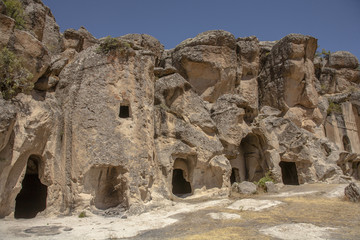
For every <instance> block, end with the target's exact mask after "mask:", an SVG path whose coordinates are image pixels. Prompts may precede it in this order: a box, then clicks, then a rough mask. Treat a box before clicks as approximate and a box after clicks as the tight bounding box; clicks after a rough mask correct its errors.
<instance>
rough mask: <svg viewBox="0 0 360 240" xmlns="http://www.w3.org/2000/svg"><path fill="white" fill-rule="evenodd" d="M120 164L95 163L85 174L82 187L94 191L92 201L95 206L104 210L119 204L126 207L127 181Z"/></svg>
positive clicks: (87, 190)
mask: <svg viewBox="0 0 360 240" xmlns="http://www.w3.org/2000/svg"><path fill="white" fill-rule="evenodd" d="M125 172H126V171H125V169H123V168H122V167H121V166H112V165H95V166H92V167H91V168H90V170H89V171H88V172H87V173H86V174H85V177H84V189H85V191H86V192H92V193H95V194H94V195H95V196H94V199H93V203H94V205H95V207H96V208H98V209H101V210H106V209H108V208H112V207H117V206H119V205H120V206H121V207H123V208H127V207H128V204H127V198H126V189H127V183H126V180H125V178H124V177H123V175H124V174H125Z"/></svg>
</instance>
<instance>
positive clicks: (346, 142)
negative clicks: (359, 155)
mask: <svg viewBox="0 0 360 240" xmlns="http://www.w3.org/2000/svg"><path fill="white" fill-rule="evenodd" d="M343 145H344V150H345V151H347V152H351V144H350V139H349V137H348V136H344V137H343Z"/></svg>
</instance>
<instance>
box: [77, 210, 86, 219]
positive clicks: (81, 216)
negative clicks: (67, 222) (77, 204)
mask: <svg viewBox="0 0 360 240" xmlns="http://www.w3.org/2000/svg"><path fill="white" fill-rule="evenodd" d="M85 217H87V216H86V212H85V211H82V212H81V213H80V214H79V218H85Z"/></svg>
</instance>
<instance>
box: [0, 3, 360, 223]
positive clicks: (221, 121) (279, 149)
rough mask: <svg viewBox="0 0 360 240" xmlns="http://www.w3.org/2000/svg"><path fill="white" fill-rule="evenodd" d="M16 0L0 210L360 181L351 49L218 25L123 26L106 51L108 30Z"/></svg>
mask: <svg viewBox="0 0 360 240" xmlns="http://www.w3.org/2000/svg"><path fill="white" fill-rule="evenodd" d="M22 2H23V5H24V9H25V12H26V14H27V15H26V16H27V18H26V19H25V20H26V30H19V29H16V28H15V22H14V20H13V19H12V18H10V17H8V16H6V15H5V13H6V9H5V8H4V5H3V4H1V14H0V19H1V22H0V47H1V48H3V47H7V48H8V49H10V50H11V51H13V52H14V53H15V54H16V56H18V57H21V58H23V59H24V66H25V67H26V68H27V69H28V70H29V71H30V72H31V73H32V75H33V79H31V81H32V82H34V90H33V91H32V92H31V93H30V94H28V95H25V94H18V95H17V96H16V97H15V98H13V99H10V100H4V99H2V98H1V99H0V111H1V115H0V217H5V216H8V215H10V214H14V216H15V217H20V218H21V217H25V218H29V217H34V216H36V215H37V214H38V213H39V212H41V213H42V214H70V213H72V212H74V211H81V210H83V209H85V208H88V209H90V210H92V211H94V212H96V211H99V210H107V209H112V210H111V212H112V213H115V214H117V213H119V212H120V211H125V210H129V212H130V213H139V212H142V211H144V210H145V209H146V208H145V205H146V203H148V202H151V201H153V202H156V201H161V200H162V199H174V198H176V197H186V196H188V195H191V194H198V193H199V192H202V191H206V190H209V189H212V191H213V192H215V193H216V194H219V195H227V194H228V193H229V192H230V191H231V184H232V183H234V182H239V183H240V182H253V181H259V180H260V179H261V178H262V177H264V176H265V175H271V176H272V177H273V178H274V179H275V180H276V181H277V182H282V183H284V184H303V183H312V182H319V181H322V182H347V181H351V179H360V155H359V154H360V134H359V130H360V88H359V83H360V71H359V68H358V66H359V62H358V60H357V59H356V57H355V56H353V55H352V54H351V53H349V52H344V51H341V52H335V53H331V54H330V55H329V56H326V57H323V58H320V57H316V56H315V52H316V48H317V39H315V38H313V37H311V36H304V35H300V34H290V35H288V36H285V37H284V38H283V39H281V40H279V41H276V42H261V41H259V40H258V39H257V38H256V37H253V36H252V37H245V38H238V39H236V38H235V37H234V36H233V35H232V34H231V33H229V32H226V31H222V30H216V31H208V32H204V33H201V34H199V35H197V36H196V37H194V38H192V39H187V40H185V41H183V42H182V43H180V44H179V45H178V46H177V47H176V48H175V49H170V50H164V49H163V46H162V45H161V43H160V42H159V41H158V40H156V39H155V38H153V37H151V36H149V35H146V34H129V35H125V36H122V37H118V38H117V40H118V41H119V42H120V43H121V46H120V45H119V47H118V49H117V50H114V51H109V52H104V51H101V46H104V44H105V43H106V41H108V39H96V38H94V37H93V36H92V35H91V34H90V33H89V32H88V31H87V30H86V29H85V28H83V27H81V28H80V29H79V30H74V29H69V30H66V31H65V32H64V33H63V34H61V33H60V32H59V27H58V26H57V24H56V22H55V19H54V17H53V16H52V14H51V11H50V10H49V9H48V8H47V7H46V6H44V5H43V4H42V3H41V2H40V1H38V0H36V1H35V0H26V1H25V0H23V1H22ZM0 3H2V2H1V1H0ZM29 192H30V194H29ZM29 202H31V204H32V205H29ZM108 212H109V211H108Z"/></svg>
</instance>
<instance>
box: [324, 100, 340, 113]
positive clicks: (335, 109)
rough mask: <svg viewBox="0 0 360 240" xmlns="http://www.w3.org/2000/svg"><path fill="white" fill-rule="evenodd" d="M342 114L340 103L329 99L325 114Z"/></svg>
mask: <svg viewBox="0 0 360 240" xmlns="http://www.w3.org/2000/svg"><path fill="white" fill-rule="evenodd" d="M333 113H334V114H342V110H341V105H340V104H339V103H336V102H333V101H331V100H329V107H328V109H327V115H328V116H330V115H331V114H333Z"/></svg>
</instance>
